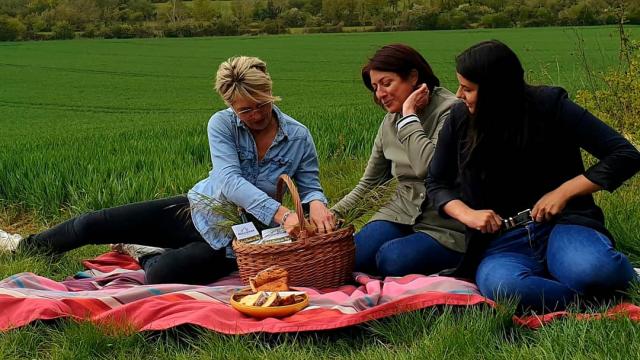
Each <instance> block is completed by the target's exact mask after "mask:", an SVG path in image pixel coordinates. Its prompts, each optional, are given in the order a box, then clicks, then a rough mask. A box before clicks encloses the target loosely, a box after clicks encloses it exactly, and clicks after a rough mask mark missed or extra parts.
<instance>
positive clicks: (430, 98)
mask: <svg viewBox="0 0 640 360" xmlns="http://www.w3.org/2000/svg"><path fill="white" fill-rule="evenodd" d="M362 79H363V81H364V85H365V86H366V87H367V88H368V89H369V90H370V91H371V92H372V93H373V98H374V101H375V102H376V103H378V104H379V105H380V106H382V107H383V108H384V109H385V110H387V111H388V113H387V115H386V116H385V117H384V119H383V121H382V124H381V125H380V128H379V129H378V134H377V135H376V138H375V142H374V144H373V149H372V151H371V156H370V158H369V162H368V164H367V168H366V170H365V172H364V175H363V176H362V178H361V179H360V182H359V183H358V185H357V186H356V187H355V188H354V189H353V190H352V191H351V192H350V193H349V194H348V195H346V196H345V197H344V198H343V199H342V200H340V201H339V202H338V203H337V204H336V205H335V206H334V207H333V208H332V210H333V211H334V212H335V213H337V214H338V216H340V214H344V213H346V212H347V211H348V210H349V209H350V208H352V207H353V206H355V204H356V203H357V202H358V201H359V200H361V199H362V198H363V197H366V196H368V192H369V191H370V190H371V189H373V188H374V187H375V186H378V185H381V184H383V183H385V182H387V181H388V180H390V179H392V178H395V179H396V180H397V189H396V192H395V194H394V195H393V196H392V198H391V199H390V200H389V202H387V203H386V204H385V205H384V206H382V207H381V208H380V209H379V210H378V211H377V212H376V213H375V214H374V215H373V217H372V218H371V220H370V221H369V222H368V223H367V224H366V225H365V226H364V227H363V228H362V229H361V230H360V231H359V232H358V233H357V234H356V235H355V242H356V270H357V271H364V272H367V273H371V274H377V275H382V276H401V275H406V274H409V273H422V274H432V273H436V272H439V271H441V270H444V269H449V268H454V267H455V266H456V265H457V264H458V262H459V261H460V259H461V257H462V253H463V252H464V250H465V244H464V234H463V232H464V227H463V226H462V225H461V224H460V223H458V222H457V221H455V220H452V219H443V218H441V217H440V216H439V215H438V213H437V211H436V209H434V208H433V206H432V204H431V202H430V201H429V199H427V195H426V187H425V177H426V174H427V167H428V166H429V162H430V161H431V157H432V156H433V152H434V150H435V146H436V141H437V139H438V133H439V132H440V129H441V128H442V125H443V123H444V121H446V120H447V119H448V118H449V110H450V108H451V106H452V105H453V104H454V103H455V102H456V101H457V99H456V97H455V95H454V94H452V93H451V92H450V91H448V90H447V89H445V88H442V87H439V85H440V81H439V80H438V78H437V77H436V76H435V75H434V74H433V71H432V70H431V67H430V66H429V64H428V63H427V61H426V60H425V59H424V58H423V57H422V56H421V55H420V54H419V53H418V52H417V51H416V50H414V49H413V48H411V47H409V46H406V45H402V44H393V45H387V46H383V47H382V48H380V49H379V50H378V51H377V52H376V53H375V54H374V56H373V57H372V58H371V59H370V60H369V62H368V63H367V64H366V65H365V66H364V67H363V68H362Z"/></svg>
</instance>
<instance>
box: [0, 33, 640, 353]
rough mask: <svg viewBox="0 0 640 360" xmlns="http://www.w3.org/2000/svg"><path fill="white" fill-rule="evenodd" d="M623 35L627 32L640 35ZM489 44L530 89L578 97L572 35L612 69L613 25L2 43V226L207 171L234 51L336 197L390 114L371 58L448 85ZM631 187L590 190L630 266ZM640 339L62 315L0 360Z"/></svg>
mask: <svg viewBox="0 0 640 360" xmlns="http://www.w3.org/2000/svg"><path fill="white" fill-rule="evenodd" d="M628 30H630V31H631V32H632V34H633V35H636V34H635V33H637V32H638V31H639V30H640V27H635V28H634V27H629V29H628ZM491 38H495V39H499V40H502V41H504V42H506V43H507V44H509V45H510V46H512V47H513V48H514V49H515V50H516V52H517V53H518V54H519V55H520V57H521V59H522V60H523V63H524V65H525V68H526V69H527V70H528V77H529V79H530V81H531V82H532V83H545V84H553V85H559V86H563V87H565V88H566V89H568V90H569V91H570V93H571V94H574V93H575V91H577V90H578V89H583V88H585V87H586V81H587V80H588V79H587V77H586V76H585V72H584V63H583V61H582V60H581V59H582V58H581V56H579V55H580V53H581V52H580V51H577V49H578V48H579V46H578V43H579V41H581V40H582V41H584V43H583V47H584V53H585V54H586V58H587V62H588V66H589V67H591V68H592V69H595V70H596V71H599V70H604V69H605V68H607V67H611V66H615V64H617V63H618V58H617V54H618V46H619V40H618V38H617V35H616V29H615V28H612V27H592V28H580V29H565V28H538V29H500V30H473V31H472V30H462V31H429V32H401V33H356V34H316V35H282V36H260V37H226V38H185V39H132V40H74V41H47V42H19V43H0V129H1V130H0V228H3V227H5V226H10V227H11V226H14V228H19V227H20V225H15V222H16V221H18V220H16V219H19V220H20V221H25V220H24V219H25V217H26V219H28V221H29V222H30V224H31V226H32V228H43V227H45V226H47V225H48V224H50V223H55V222H57V221H60V220H62V219H64V218H67V217H69V216H71V215H73V214H78V213H80V212H84V211H87V210H91V209H98V208H103V207H106V206H113V205H118V204H124V203H128V202H132V201H138V200H147V199H152V198H159V197H164V196H169V195H174V194H179V193H184V192H186V191H187V190H188V189H189V188H190V187H191V186H192V185H193V184H194V183H195V182H197V181H198V180H200V179H202V178H203V177H205V176H207V173H208V171H209V170H210V167H211V164H210V158H209V153H208V145H207V136H206V124H207V121H208V119H209V117H210V116H211V114H212V113H214V112H215V111H217V110H219V109H221V108H222V107H223V104H222V102H221V101H220V100H219V99H218V97H217V95H216V94H215V93H214V91H213V89H212V84H213V75H214V73H215V71H216V69H217V66H218V64H219V63H220V62H222V61H223V60H225V59H227V58H228V57H230V56H233V55H251V56H258V57H261V58H262V59H263V60H265V61H266V62H267V63H268V66H269V70H270V73H271V75H272V77H273V79H274V92H275V94H276V95H279V96H281V97H282V101H281V102H280V103H279V106H280V107H281V108H282V109H283V110H284V111H285V112H286V113H288V114H290V115H292V116H293V117H294V118H296V119H298V120H300V121H301V122H302V123H304V124H306V125H307V126H308V127H309V128H310V130H311V132H312V134H313V136H314V139H315V143H316V147H317V148H318V152H319V154H320V158H321V172H322V174H321V176H322V180H323V185H324V187H325V189H326V192H327V194H328V195H329V197H330V198H331V200H332V201H336V200H337V199H338V198H339V197H340V196H341V195H342V194H343V193H344V192H345V191H347V190H349V189H350V187H351V186H353V185H354V184H355V182H356V181H357V180H358V178H359V176H360V175H361V172H362V170H363V168H364V164H365V162H366V159H367V156H368V153H369V150H370V147H371V142H372V139H373V137H374V135H375V131H376V129H377V126H378V124H379V122H380V120H381V119H382V117H383V116H384V112H383V111H382V110H381V109H380V108H378V107H376V106H375V105H374V104H373V101H372V99H371V94H370V93H368V92H367V91H366V89H365V88H364V86H363V85H362V82H361V80H360V67H361V66H362V64H363V63H364V62H365V61H366V59H367V56H369V55H371V54H372V53H373V51H374V50H375V49H376V48H378V47H379V46H381V45H384V44H387V43H392V42H403V43H407V44H409V45H411V46H413V47H415V48H417V49H418V50H420V51H421V52H422V53H423V54H424V55H425V57H426V58H427V60H428V61H429V62H430V63H431V65H432V66H433V68H434V70H435V72H436V74H437V75H438V76H439V77H440V79H441V82H442V85H443V86H445V87H448V88H449V89H451V90H455V88H456V81H455V72H454V65H453V59H454V57H455V55H456V54H458V53H459V52H460V51H461V50H463V49H464V48H466V47H468V46H469V45H471V44H473V43H475V42H477V41H480V40H485V39H491ZM636 38H637V36H636ZM639 186H640V181H639V180H638V179H637V177H636V179H634V180H632V181H631V182H630V183H629V184H627V185H625V186H624V187H623V188H621V189H620V191H618V192H616V193H615V194H613V195H609V194H598V197H597V200H598V202H599V203H600V204H601V205H602V206H603V208H604V209H605V212H606V213H607V221H608V224H609V227H610V228H611V230H612V232H613V233H614V234H615V235H616V237H617V238H618V243H619V244H620V248H621V249H622V250H623V251H625V252H626V253H628V254H629V255H630V256H631V259H632V260H633V261H634V263H635V264H636V266H637V265H639V264H640V243H639V242H640V230H638V229H640V227H639V226H638V225H640V221H639V220H638V219H640V199H639V198H640V197H639V196H638V195H637V194H638V193H639V192H638V188H639ZM629 218H631V219H635V220H631V221H630V220H629ZM103 250H104V248H102V247H95V248H93V247H89V248H87V249H83V250H78V251H74V252H72V253H70V254H69V255H67V256H65V257H64V258H63V259H62V260H61V262H59V263H56V264H49V263H48V262H46V261H45V260H43V259H30V258H14V257H11V256H9V255H0V277H1V278H4V277H6V276H9V275H11V274H13V273H16V272H19V271H34V272H37V273H39V274H42V275H45V276H50V277H53V278H62V277H64V276H66V275H69V274H71V273H73V271H76V270H78V269H79V268H80V264H79V261H78V260H79V259H80V258H82V257H84V256H93V255H96V254H98V253H100V252H101V251H103ZM0 311H1V310H0ZM638 331H640V329H639V328H638V326H637V325H635V324H633V323H631V322H629V321H627V320H607V321H597V322H596V321H594V322H590V323H585V322H579V321H575V320H567V321H563V322H558V323H556V324H553V325H552V326H550V327H547V328H545V329H543V330H540V331H535V332H533V331H529V330H523V329H517V328H513V326H512V325H511V324H510V321H509V316H508V315H500V314H494V312H492V310H489V309H474V310H468V311H458V310H451V309H445V310H442V311H438V314H437V316H436V312H432V311H425V312H420V313H417V314H409V315H404V316H399V317H397V318H394V319H392V320H389V321H383V322H379V323H374V324H370V325H367V326H365V327H363V328H356V329H352V330H347V331H345V332H338V333H332V334H329V335H323V334H320V335H313V336H301V337H299V338H296V337H290V336H289V337H281V338H271V337H261V336H257V337H256V336H249V337H226V336H220V335H216V334H211V333H209V332H199V331H194V330H193V329H187V330H184V331H183V330H179V331H169V332H162V333H160V334H157V333H153V334H135V335H130V334H126V333H122V334H121V333H117V332H116V333H114V332H113V331H112V330H110V329H103V328H100V327H95V326H92V325H87V324H76V323H73V322H67V321H61V322H57V323H55V324H35V325H32V326H27V327H26V328H24V329H20V330H16V331H12V332H9V333H7V334H1V335H0V358H98V357H99V358H132V357H133V358H146V357H152V358H177V357H179V358H191V357H197V358H255V357H269V358H287V359H289V358H291V359H293V358H307V357H315V358H327V357H332V358H334V357H340V358H368V359H372V358H376V359H377V358H395V357H397V358H443V357H452V358H459V357H463V358H466V357H471V356H479V357H480V358H513V357H516V356H518V357H523V358H534V357H535V358H547V357H551V358H567V357H572V356H576V357H579V358H603V357H613V358H625V359H626V358H631V357H636V358H637V357H638V354H640V351H639V350H640V338H639V337H638V336H637V333H638ZM632 334H634V335H633V336H632ZM616 354H618V355H616Z"/></svg>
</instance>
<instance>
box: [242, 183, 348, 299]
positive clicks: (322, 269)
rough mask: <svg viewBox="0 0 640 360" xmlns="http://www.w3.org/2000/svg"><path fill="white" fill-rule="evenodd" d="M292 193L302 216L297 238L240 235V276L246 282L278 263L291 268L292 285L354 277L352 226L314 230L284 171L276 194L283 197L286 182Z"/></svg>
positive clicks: (327, 284)
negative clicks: (264, 239) (250, 239)
mask: <svg viewBox="0 0 640 360" xmlns="http://www.w3.org/2000/svg"><path fill="white" fill-rule="evenodd" d="M284 185H286V186H287V187H288V188H289V192H290V193H291V198H292V200H293V203H294V206H295V208H296V214H297V215H298V219H299V220H300V225H301V228H300V232H299V234H298V238H297V239H296V240H295V241H293V242H292V243H288V244H265V245H260V244H259V245H255V244H246V243H243V242H242V241H238V240H237V239H234V240H233V243H232V246H233V250H234V252H235V254H236V260H237V262H238V269H239V270H240V277H241V278H242V282H244V283H245V284H248V283H249V278H250V277H252V276H255V275H256V274H257V273H258V272H259V271H262V270H264V269H266V268H268V267H269V266H273V265H278V266H281V267H283V268H285V269H287V271H288V272H289V285H291V286H305V287H315V288H331V287H338V286H340V285H343V284H345V283H346V282H348V281H349V280H351V279H352V276H353V275H352V272H353V265H354V261H355V251H356V248H355V244H354V242H353V232H354V228H353V226H348V227H345V228H342V229H338V230H336V231H333V232H331V233H327V234H313V233H312V232H311V231H310V230H309V229H310V225H309V223H308V221H307V220H306V219H305V217H304V212H303V210H302V204H301V202H300V195H299V194H298V189H297V188H296V186H295V184H294V183H293V181H292V180H291V178H290V177H289V176H288V175H286V174H283V175H281V176H280V178H279V179H278V191H277V195H276V197H277V198H278V200H280V201H281V200H282V194H283V191H282V190H283V186H284Z"/></svg>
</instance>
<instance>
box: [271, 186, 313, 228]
mask: <svg viewBox="0 0 640 360" xmlns="http://www.w3.org/2000/svg"><path fill="white" fill-rule="evenodd" d="M285 185H286V186H287V188H288V189H289V193H291V200H293V206H295V208H296V215H298V222H299V225H300V233H299V234H298V239H306V238H307V237H309V235H313V234H308V233H307V229H309V228H310V227H311V225H310V224H309V222H308V221H307V219H305V217H304V211H303V210H302V203H301V202H300V194H298V188H297V187H296V185H295V184H294V183H293V180H291V177H289V175H287V174H282V175H280V176H279V177H278V185H277V186H276V200H278V201H280V202H282V197H283V195H284V186H285Z"/></svg>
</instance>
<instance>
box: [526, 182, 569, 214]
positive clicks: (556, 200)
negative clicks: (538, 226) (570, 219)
mask: <svg viewBox="0 0 640 360" xmlns="http://www.w3.org/2000/svg"><path fill="white" fill-rule="evenodd" d="M568 200H569V196H567V194H565V192H564V191H563V190H562V189H561V188H558V189H555V190H553V191H551V192H548V193H546V194H544V196H542V197H541V198H540V200H538V202H536V204H535V205H534V206H533V209H532V210H531V217H532V218H533V220H535V221H536V222H543V221H549V220H551V219H552V218H553V217H554V216H556V215H558V214H560V212H562V210H563V209H564V207H565V206H566V205H567V201H568Z"/></svg>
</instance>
